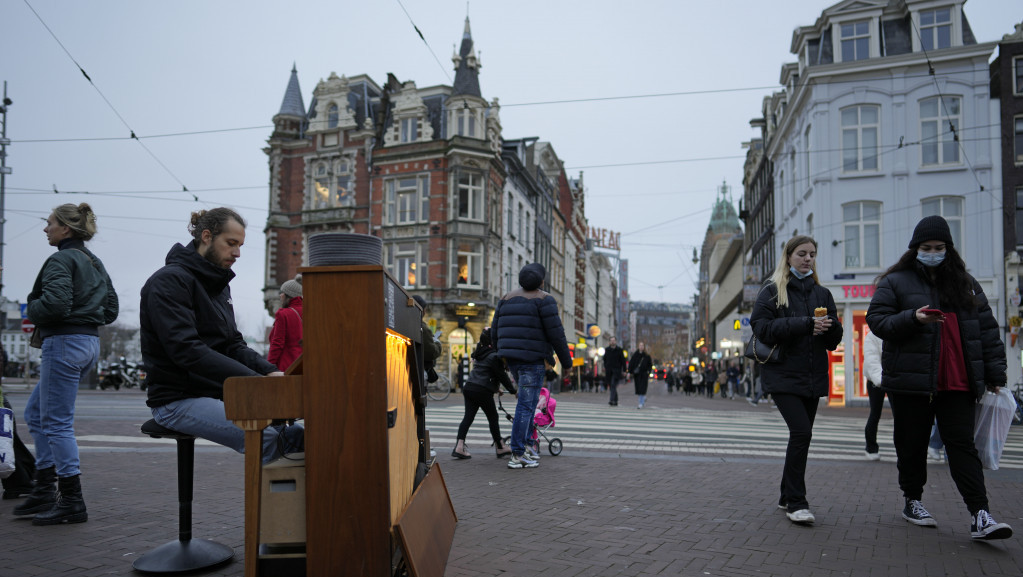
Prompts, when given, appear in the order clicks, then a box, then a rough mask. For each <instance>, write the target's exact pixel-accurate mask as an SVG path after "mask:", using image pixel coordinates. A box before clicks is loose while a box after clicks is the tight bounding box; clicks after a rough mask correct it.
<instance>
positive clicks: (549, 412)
mask: <svg viewBox="0 0 1023 577" xmlns="http://www.w3.org/2000/svg"><path fill="white" fill-rule="evenodd" d="M557 407H558V401H557V399H555V398H554V397H552V396H551V392H550V391H548V390H547V387H543V388H542V389H540V400H539V402H537V403H536V413H535V414H534V415H533V431H532V434H530V436H529V439H530V441H529V444H530V447H531V448H532V449H533V451H535V452H536V453H537V454H539V453H540V438H541V437H543V440H544V441H547V451H548V452H550V454H551V455H552V456H555V457H557V456H558V455H560V454H561V449H562V444H561V439H559V438H557V437H554V438H553V439H549V438H547V434H546V433H547V430H548V429H550V428H551V427H553V426H554V410H555V409H556V408H557ZM497 408H499V409H501V412H502V413H504V416H505V418H506V419H508V420H509V421H511V420H514V417H512V416H511V415H510V414H508V411H507V410H506V409H505V408H504V406H503V405H502V404H501V396H500V395H498V397H497ZM502 440H503V441H504V444H505V446H509V445H510V443H511V436H510V435H509V436H507V437H505V438H504V439H502Z"/></svg>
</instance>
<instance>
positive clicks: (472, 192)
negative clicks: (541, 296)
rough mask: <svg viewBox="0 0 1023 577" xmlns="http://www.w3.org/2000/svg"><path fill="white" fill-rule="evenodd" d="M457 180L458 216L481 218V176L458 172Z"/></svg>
mask: <svg viewBox="0 0 1023 577" xmlns="http://www.w3.org/2000/svg"><path fill="white" fill-rule="evenodd" d="M457 182H458V189H457V191H456V195H457V203H456V210H457V211H458V218H465V219H469V220H483V176H482V175H480V174H474V173H471V172H462V173H459V175H458V181H457Z"/></svg>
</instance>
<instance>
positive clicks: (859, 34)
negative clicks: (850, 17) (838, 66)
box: [840, 20, 870, 62]
mask: <svg viewBox="0 0 1023 577" xmlns="http://www.w3.org/2000/svg"><path fill="white" fill-rule="evenodd" d="M840 34H841V41H842V62H852V61H854V60H866V59H867V58H870V22H869V21H866V20H864V21H862V22H850V23H848V24H842V26H841V28H840Z"/></svg>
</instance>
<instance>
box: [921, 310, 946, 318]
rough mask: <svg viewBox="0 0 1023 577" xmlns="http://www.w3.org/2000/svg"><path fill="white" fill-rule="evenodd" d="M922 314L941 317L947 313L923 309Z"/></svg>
mask: <svg viewBox="0 0 1023 577" xmlns="http://www.w3.org/2000/svg"><path fill="white" fill-rule="evenodd" d="M920 312H922V313H924V314H925V315H931V316H939V317H943V316H945V313H943V312H941V311H939V310H938V309H923V310H921V311H920Z"/></svg>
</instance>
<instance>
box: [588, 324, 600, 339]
mask: <svg viewBox="0 0 1023 577" xmlns="http://www.w3.org/2000/svg"><path fill="white" fill-rule="evenodd" d="M600 332H601V331H600V327H598V326H597V325H590V326H588V327H586V333H587V334H589V335H590V338H591V339H595V338H597V337H599V336H600Z"/></svg>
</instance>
